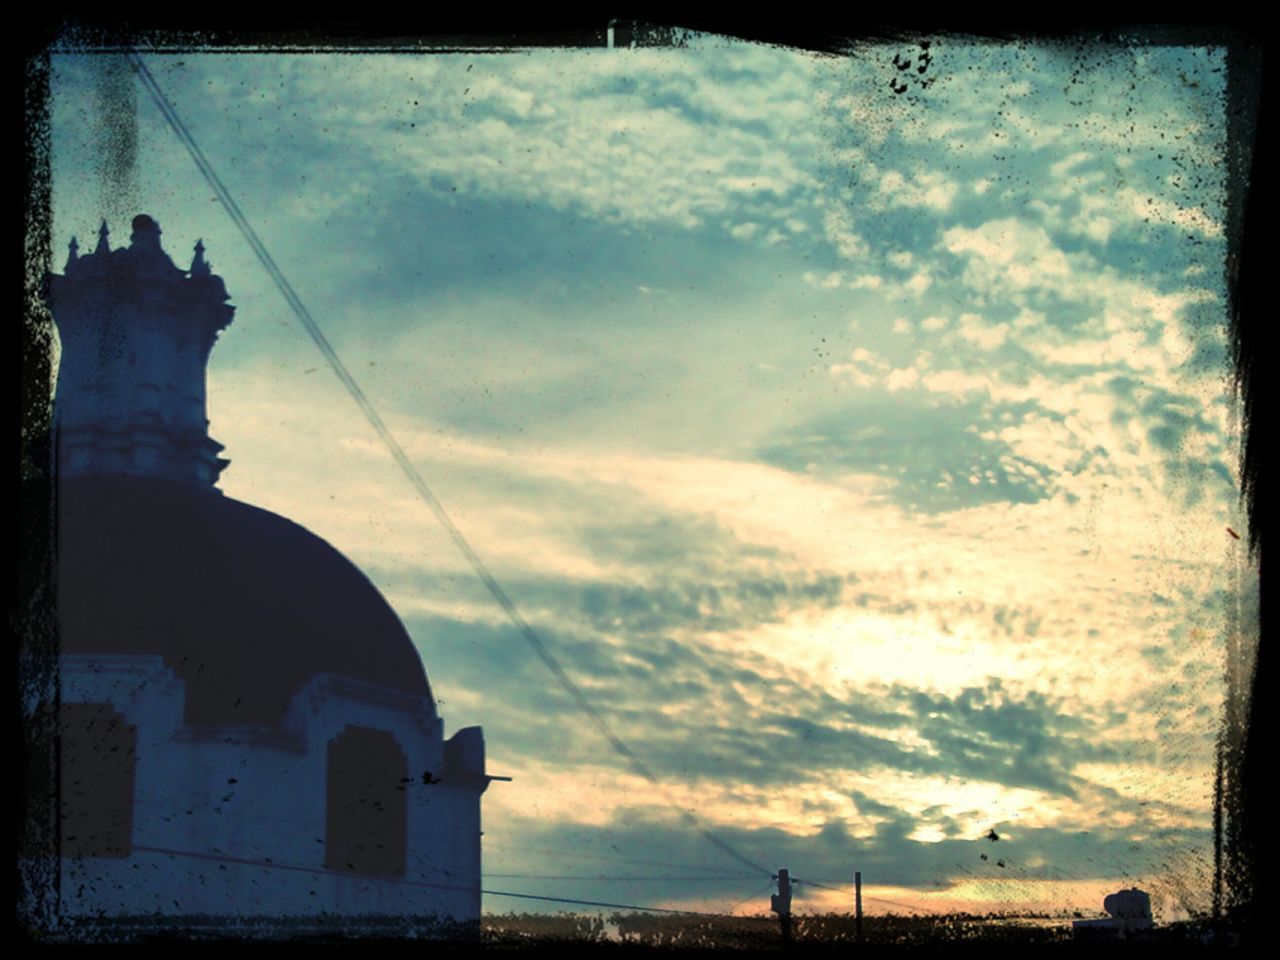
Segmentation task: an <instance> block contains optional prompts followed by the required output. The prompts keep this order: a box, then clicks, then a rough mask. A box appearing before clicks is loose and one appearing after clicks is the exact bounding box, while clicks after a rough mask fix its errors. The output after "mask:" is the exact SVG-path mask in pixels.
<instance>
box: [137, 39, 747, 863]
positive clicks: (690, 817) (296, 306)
mask: <svg viewBox="0 0 1280 960" xmlns="http://www.w3.org/2000/svg"><path fill="white" fill-rule="evenodd" d="M129 61H130V63H131V64H132V65H133V69H134V71H135V72H136V73H137V74H138V77H139V79H140V80H141V81H142V84H143V86H144V87H145V88H146V90H147V93H149V94H150V95H151V99H152V100H153V101H154V102H155V105H156V106H157V107H158V108H159V110H160V112H161V114H162V115H163V116H164V119H165V121H166V122H167V123H168V124H169V127H170V129H172V130H173V132H174V134H175V135H176V136H177V137H178V139H179V140H180V141H181V142H182V144H183V146H185V147H186V149H187V152H188V153H189V154H191V159H192V160H194V161H195V164H196V166H197V167H198V168H199V170H200V173H201V174H202V175H203V176H204V178H205V181H206V182H207V183H208V184H209V186H210V187H211V188H212V189H213V191H214V193H215V194H216V195H217V197H218V199H219V200H220V201H221V202H222V207H223V209H224V210H226V211H227V215H228V216H230V217H231V220H232V222H233V223H234V224H235V225H236V227H237V228H238V229H239V230H240V233H241V235H242V236H243V237H244V238H245V241H246V242H247V243H248V244H249V246H250V248H251V249H252V250H253V252H254V254H255V255H256V256H257V258H258V261H259V262H260V263H261V264H262V266H263V268H264V269H265V270H266V271H267V274H268V275H269V276H270V277H271V279H272V280H273V281H274V282H275V285H276V288H277V289H278V290H279V291H280V294H281V295H282V296H283V297H284V299H285V302H286V303H288V305H289V307H290V309H291V310H292V311H293V313H294V316H296V317H297V318H298V321H299V322H300V323H301V324H302V326H303V327H304V328H305V329H306V331H307V333H308V334H310V336H311V339H312V341H314V342H315V345H316V347H317V348H318V349H319V350H320V352H321V353H322V354H323V355H324V358H325V360H326V361H327V362H328V364H329V366H330V368H331V369H332V370H333V372H334V374H335V375H336V376H337V378H338V380H339V381H340V382H341V383H342V385H343V386H344V387H345V388H346V390H347V392H348V393H349V394H350V395H351V398H352V399H353V400H354V401H355V403H356V405H357V406H358V407H359V408H360V410H361V412H362V413H363V414H364V415H365V419H367V420H368V421H369V424H370V426H372V427H373V429H374V431H375V432H376V433H377V434H378V436H379V438H381V440H382V442H383V443H384V444H385V445H386V447H387V450H388V451H389V452H390V453H391V455H392V457H393V458H394V459H395V461H396V463H397V464H399V466H400V469H401V470H402V471H403V472H404V475H405V476H406V477H407V478H408V480H409V482H410V483H411V484H412V485H413V487H414V489H415V490H417V492H418V495H419V496H420V497H421V498H422V499H423V501H425V502H426V504H427V506H429V507H430V508H431V511H432V512H433V513H434V514H435V516H436V519H437V520H438V521H439V523H440V525H441V526H442V527H444V529H445V532H447V533H448V534H449V537H450V539H452V540H453V542H454V545H455V546H456V547H457V548H458V550H459V551H460V552H461V553H462V555H463V556H464V557H466V558H467V560H468V561H469V562H470V563H471V566H472V568H473V569H474V570H475V573H476V576H477V577H479V578H480V581H481V582H482V583H483V584H484V585H485V587H486V588H488V590H489V593H490V594H491V595H492V596H493V599H494V600H496V601H497V603H498V606H500V607H502V609H503V611H504V612H505V613H506V614H507V618H508V619H509V620H510V621H511V623H512V624H513V625H514V626H515V628H516V629H517V630H518V631H519V632H520V634H521V635H522V636H523V637H524V638H525V640H526V641H528V643H529V645H530V646H531V647H532V648H533V651H534V653H536V654H537V655H538V658H539V659H540V660H542V662H543V664H545V665H546V667H547V669H548V670H550V671H551V672H552V674H554V675H555V678H556V679H557V680H558V681H560V685H561V687H563V688H564V689H565V691H566V692H567V693H568V694H569V696H570V697H572V698H573V700H574V702H575V703H577V705H578V708H579V709H580V710H582V712H583V713H585V714H586V715H587V717H588V718H589V719H590V720H591V721H592V723H594V724H595V726H596V729H598V730H599V731H600V733H601V734H602V735H603V736H604V738H605V739H606V740H608V741H609V743H610V744H611V745H612V746H613V749H614V750H615V751H616V752H617V753H618V754H619V755H620V756H622V757H623V758H624V759H625V760H626V761H627V762H628V763H629V764H630V765H631V769H632V770H634V771H635V772H636V773H638V774H639V775H640V776H641V777H643V778H644V779H645V780H648V781H649V783H651V784H652V785H653V786H654V788H655V789H657V790H658V792H659V793H661V794H662V795H663V798H664V799H665V800H666V801H667V804H668V806H670V807H671V808H672V809H673V810H675V811H677V812H678V813H679V814H680V816H681V818H682V819H683V820H684V821H685V822H686V823H687V824H688V825H689V826H690V827H691V828H693V829H695V830H697V831H698V832H699V833H701V834H702V836H703V837H704V838H705V839H706V840H707V841H709V842H710V843H712V844H714V845H715V846H716V847H717V848H719V849H720V850H721V851H722V852H723V853H725V854H726V855H727V856H730V857H732V858H733V859H734V860H736V861H738V862H739V863H741V864H744V865H745V866H748V867H750V868H751V869H752V870H755V871H757V872H759V873H766V874H767V873H770V871H769V869H768V868H767V867H764V866H762V865H761V864H759V863H756V862H755V861H754V860H751V859H750V858H748V857H746V856H745V855H743V854H741V853H739V852H738V851H737V850H736V849H735V848H734V847H732V846H730V845H729V844H728V843H726V842H725V841H724V840H721V839H720V838H719V837H718V836H716V835H715V834H713V833H712V832H711V831H710V830H709V829H708V828H707V827H705V826H703V825H702V822H701V821H700V820H699V818H698V817H697V816H696V815H695V814H693V813H692V812H690V811H689V810H686V809H684V808H683V807H681V806H680V805H679V804H677V803H676V802H675V801H674V800H673V799H672V797H671V795H670V794H669V793H667V791H666V789H665V788H664V787H663V786H662V784H661V783H660V782H659V781H658V778H657V777H656V776H655V775H654V774H653V772H652V771H651V770H650V769H649V768H648V766H647V765H646V764H645V763H644V762H643V761H642V760H641V759H640V758H639V757H638V756H636V754H635V753H633V752H632V751H631V748H630V747H628V746H627V745H626V744H625V743H623V742H622V740H621V739H620V738H619V737H618V735H617V734H615V733H614V732H613V729H612V727H610V726H609V723H608V722H607V721H606V720H605V718H604V716H603V715H602V714H601V713H600V712H599V711H598V710H596V708H595V707H594V706H592V704H591V702H590V701H589V700H588V699H587V698H586V695H585V694H583V692H582V691H581V690H580V689H579V688H578V685H577V684H576V683H574V682H573V680H572V679H571V678H570V677H569V675H568V674H567V673H565V671H564V668H563V667H561V666H560V663H559V662H558V661H557V660H556V658H555V657H554V656H553V655H552V653H551V651H550V650H548V649H547V647H546V645H545V644H544V643H543V641H542V638H541V637H539V636H538V634H537V633H536V632H535V631H534V629H533V627H531V626H530V625H529V623H528V622H527V621H526V620H525V619H524V617H523V616H522V615H521V613H520V611H519V610H517V609H516V605H515V604H514V603H513V602H512V600H511V598H510V597H508V596H507V593H506V591H505V590H503V589H502V586H501V584H499V583H498V581H497V580H496V579H494V577H493V574H491V573H490V572H489V568H488V567H486V566H485V564H484V561H483V560H481V559H480V556H479V555H478V554H477V553H476V552H475V550H473V549H472V548H471V544H469V543H468V542H467V540H466V538H465V537H464V536H463V535H462V531H460V530H459V529H458V528H457V527H456V526H455V525H454V522H453V520H452V518H450V516H449V514H448V513H446V512H445V509H444V505H443V504H441V503H440V501H439V500H438V499H436V495H435V494H434V493H432V492H431V489H430V488H429V487H428V486H427V483H426V481H425V480H423V478H422V476H421V474H419V473H418V470H417V468H416V467H414V465H413V462H412V461H410V459H409V457H408V455H407V454H406V453H405V452H404V449H403V448H402V447H401V446H400V444H399V442H397V440H396V438H395V437H394V436H393V435H392V433H391V431H390V430H389V429H388V428H387V425H386V424H385V423H383V421H382V417H381V416H380V415H379V414H378V411H377V410H376V409H374V406H373V404H372V403H370V402H369V398H368V397H366V396H365V393H364V391H363V390H362V389H361V388H360V385H359V384H358V383H356V380H355V378H354V377H353V376H352V375H351V372H350V371H349V370H348V369H347V367H346V364H344V363H343V362H342V359H341V358H340V357H339V356H338V354H337V351H335V350H334V348H333V345H332V344H330V343H329V340H328V338H327V337H326V336H325V335H324V332H323V331H322V330H321V329H320V326H319V324H317V323H316V321H315V318H314V317H312V316H311V311H309V310H308V309H307V307H306V305H305V304H304V303H303V302H302V300H301V299H300V298H299V297H298V294H297V292H296V291H295V290H294V289H293V286H292V284H290V283H289V281H288V279H287V278H286V277H285V275H284V274H283V273H282V272H281V270H280V268H279V267H278V266H277V265H276V262H275V260H274V258H272V256H271V254H270V252H268V250H267V248H266V246H265V245H264V244H263V242H262V241H261V240H260V239H259V238H258V234H257V233H256V232H255V231H254V229H253V227H252V226H251V225H250V224H249V221H248V219H247V218H246V217H245V215H244V213H243V212H242V211H241V210H240V207H239V205H238V204H237V203H236V201H235V199H234V198H233V197H232V196H231V193H230V192H229V191H228V190H227V188H226V185H225V184H224V183H223V182H222V179H221V178H220V177H219V176H218V174H217V172H216V171H215V170H214V169H213V167H212V165H210V163H209V161H208V159H207V158H206V157H205V155H204V152H203V151H202V150H201V149H200V146H199V144H197V143H196V141H195V138H194V137H192V135H191V133H190V132H189V131H188V130H187V128H186V125H185V124H184V123H183V122H182V119H181V118H180V117H179V116H178V114H177V112H176V111H175V110H174V108H173V106H172V105H171V104H170V103H169V101H168V99H167V98H166V97H165V95H164V93H163V92H162V91H161V90H160V85H159V84H158V83H157V82H156V79H155V77H153V76H152V75H151V71H150V70H148V69H147V65H146V63H145V62H143V59H142V57H141V56H140V55H139V54H138V53H137V51H135V50H131V51H130V52H129Z"/></svg>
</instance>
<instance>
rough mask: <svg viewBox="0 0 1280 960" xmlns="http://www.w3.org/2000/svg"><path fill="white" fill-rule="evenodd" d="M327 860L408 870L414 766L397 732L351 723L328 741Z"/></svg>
mask: <svg viewBox="0 0 1280 960" xmlns="http://www.w3.org/2000/svg"><path fill="white" fill-rule="evenodd" d="M328 768H329V769H328V777H327V784H326V786H327V791H326V794H325V796H326V804H325V805H326V810H325V842H324V865H325V868H326V869H328V870H347V871H353V872H355V873H372V874H380V875H383V876H397V877H402V876H404V865H405V846H406V836H407V832H408V805H407V803H406V791H405V784H406V782H407V779H408V773H409V766H408V761H407V760H406V759H405V755H404V751H403V750H401V749H400V745H399V744H398V743H396V740H395V737H393V736H391V734H389V733H386V732H385V731H382V730H372V729H370V728H368V727H347V728H346V729H345V730H343V731H342V733H341V734H340V735H339V736H337V737H335V738H334V739H333V740H330V741H329V754H328Z"/></svg>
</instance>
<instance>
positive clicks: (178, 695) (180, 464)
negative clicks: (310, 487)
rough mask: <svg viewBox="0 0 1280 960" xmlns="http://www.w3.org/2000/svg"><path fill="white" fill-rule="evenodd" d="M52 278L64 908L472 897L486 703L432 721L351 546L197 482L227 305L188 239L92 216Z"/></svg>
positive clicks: (369, 908)
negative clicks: (475, 710)
mask: <svg viewBox="0 0 1280 960" xmlns="http://www.w3.org/2000/svg"><path fill="white" fill-rule="evenodd" d="M50 294H51V301H52V308H53V312H54V319H55V321H56V323H57V326H58V331H59V336H60V339H61V346H62V354H61V361H60V368H59V376H58V384H57V396H56V399H55V406H54V422H55V425H56V430H57V437H56V440H57V449H58V451H59V454H58V456H59V459H58V466H57V470H56V477H57V508H58V513H57V516H58V531H57V541H56V550H57V577H58V584H57V619H58V629H59V644H60V648H59V649H60V651H61V655H60V677H61V679H60V685H61V686H60V689H61V704H60V706H59V708H58V710H59V720H60V722H59V729H60V732H61V749H60V757H61V791H60V792H61V797H60V801H59V804H60V816H59V817H58V820H59V824H58V827H59V831H60V834H59V839H60V847H59V849H60V851H61V885H60V897H59V910H60V912H61V914H62V916H63V917H65V918H68V919H71V918H77V917H79V918H93V919H96V920H102V919H106V920H109V921H111V920H118V919H119V918H140V917H150V918H153V919H154V918H156V916H157V915H159V918H160V922H161V923H164V924H170V925H173V924H178V925H187V924H202V923H206V922H208V923H215V924H216V923H218V922H225V921H227V920H229V919H236V920H246V919H252V918H264V919H267V920H271V921H277V920H294V921H300V922H302V923H304V924H305V923H307V922H312V921H315V920H316V919H317V918H321V917H323V918H325V922H326V923H327V924H329V925H330V926H331V927H332V926H335V925H336V926H338V927H339V928H341V927H342V925H343V924H344V923H346V924H350V925H355V924H358V923H361V922H363V921H361V920H359V919H358V918H391V919H393V920H397V921H400V922H402V923H403V922H409V923H411V924H419V925H422V926H427V925H429V924H430V922H431V921H432V919H433V918H440V919H441V920H449V921H453V922H460V923H463V924H474V923H476V922H477V921H478V918H479V914H480V795H481V794H482V793H483V792H484V790H485V788H486V786H487V785H488V783H489V780H490V779H491V778H489V777H488V776H487V775H486V774H485V769H484V741H483V738H482V735H481V732H480V729H479V728H478V727H469V728H466V729H463V730H459V731H458V732H457V733H455V734H454V735H453V736H452V737H451V738H450V739H448V740H446V739H445V738H444V724H443V721H442V720H441V718H440V717H439V715H438V714H437V713H436V707H435V701H434V699H433V697H432V695H431V689H430V687H429V685H428V683H427V677H426V674H425V672H424V670H423V666H422V662H421V660H420V658H419V656H418V653H417V651H416V649H415V648H414V645H413V642H412V641H411V640H410V638H409V636H408V634H407V633H406V632H405V629H404V627H403V625H402V624H401V623H400V620H399V619H398V618H397V617H396V614H395V613H394V611H392V609H391V608H390V607H389V606H388V605H387V603H386V601H385V600H384V599H383V598H382V597H381V595H380V594H379V593H378V591H377V590H376V589H375V588H374V586H373V585H372V584H371V583H370V582H369V580H368V579H367V578H366V577H365V576H364V575H363V574H362V573H361V572H360V571H359V570H358V569H357V568H356V567H355V566H354V565H352V564H351V562H350V561H348V560H347V559H346V558H345V557H343V556H342V555H341V554H340V553H338V551H336V550H335V549H334V548H333V547H331V546H329V545H328V544H327V543H325V542H324V541H323V540H321V539H320V538H319V537H317V536H315V535H314V534H311V533H309V532H308V531H306V530H304V529H303V528H302V527H300V526H298V525H296V524H294V523H292V522H290V521H288V520H286V519H284V518H282V517H279V516H276V515H275V514H272V513H269V512H267V511H265V510H261V509H258V508H257V507H252V506H249V505H247V504H244V503H240V502H237V501H235V500H232V499H229V498H227V497H225V496H223V495H222V493H221V492H220V491H219V490H218V489H217V487H216V486H215V483H216V481H217V478H218V475H219V473H220V472H221V470H222V469H223V468H224V467H225V466H226V464H227V461H226V460H223V459H221V458H220V457H219V456H218V453H219V452H220V450H221V449H222V448H221V446H220V445H219V444H217V443H216V442H214V441H213V440H212V439H210V438H209V436H208V435H207V432H206V430H207V425H208V421H207V420H206V419H205V364H206V361H207V359H208V356H209V352H210V350H211V348H212V346H213V344H214V341H215V339H216V338H217V336H218V334H219V332H220V331H221V330H223V329H224V328H225V327H226V326H227V325H228V324H229V323H230V322H231V319H232V311H233V308H232V307H231V306H230V305H228V304H227V302H226V301H227V294H226V289H225V287H224V286H223V283H222V281H221V279H219V278H218V277H216V276H214V275H213V274H212V273H211V271H210V268H209V265H208V264H207V263H206V262H205V260H204V257H203V249H202V247H201V246H200V245H199V244H197V246H196V254H195V259H194V261H193V262H192V264H191V269H190V270H189V271H184V270H180V269H178V268H177V267H176V266H174V264H173V262H172V261H171V260H170V259H169V257H168V256H167V255H166V254H165V253H164V251H163V250H162V249H161V246H160V228H159V226H158V225H157V224H156V223H155V222H154V221H153V220H152V219H151V218H150V217H147V216H139V217H137V218H135V219H134V221H133V234H132V237H131V243H130V245H129V246H128V247H122V248H118V249H115V250H112V249H110V244H109V242H108V234H107V230H106V225H105V224H104V225H103V229H102V232H101V235H100V238H99V242H98V246H97V249H96V250H95V251H94V252H93V253H92V254H88V255H85V256H78V255H77V250H76V247H75V241H74V240H73V241H72V249H71V256H70V257H69V259H68V261H67V265H66V268H65V271H64V273H63V275H61V276H54V277H52V278H51V288H50ZM282 402H285V401H283V400H282ZM55 809H57V808H55Z"/></svg>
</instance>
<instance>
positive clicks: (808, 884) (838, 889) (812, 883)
mask: <svg viewBox="0 0 1280 960" xmlns="http://www.w3.org/2000/svg"><path fill="white" fill-rule="evenodd" d="M791 882H792V883H798V884H801V885H802V886H806V887H821V888H822V889H823V890H834V891H835V892H836V893H848V892H849V890H848V887H832V886H828V885H827V884H825V883H819V882H818V881H817V880H800V879H795V880H792V881H791ZM848 886H850V887H851V886H853V884H852V883H850V884H849V885H848ZM862 899H863V900H870V901H871V902H872V903H887V904H889V905H890V906H893V907H902V908H903V909H904V910H920V911H922V912H923V913H931V914H935V915H937V914H938V911H937V910H930V909H929V908H928V907H921V906H912V905H911V904H908V903H899V902H898V901H897V900H886V899H884V898H883V897H869V896H867V894H866V893H865V892H864V893H863V894H862Z"/></svg>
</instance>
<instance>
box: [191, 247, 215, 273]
mask: <svg viewBox="0 0 1280 960" xmlns="http://www.w3.org/2000/svg"><path fill="white" fill-rule="evenodd" d="M212 272H213V267H212V265H211V264H210V263H209V262H208V261H207V260H205V258H204V240H197V241H196V255H195V257H194V258H192V260H191V275H192V276H193V277H207V276H209V274H210V273H212Z"/></svg>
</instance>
